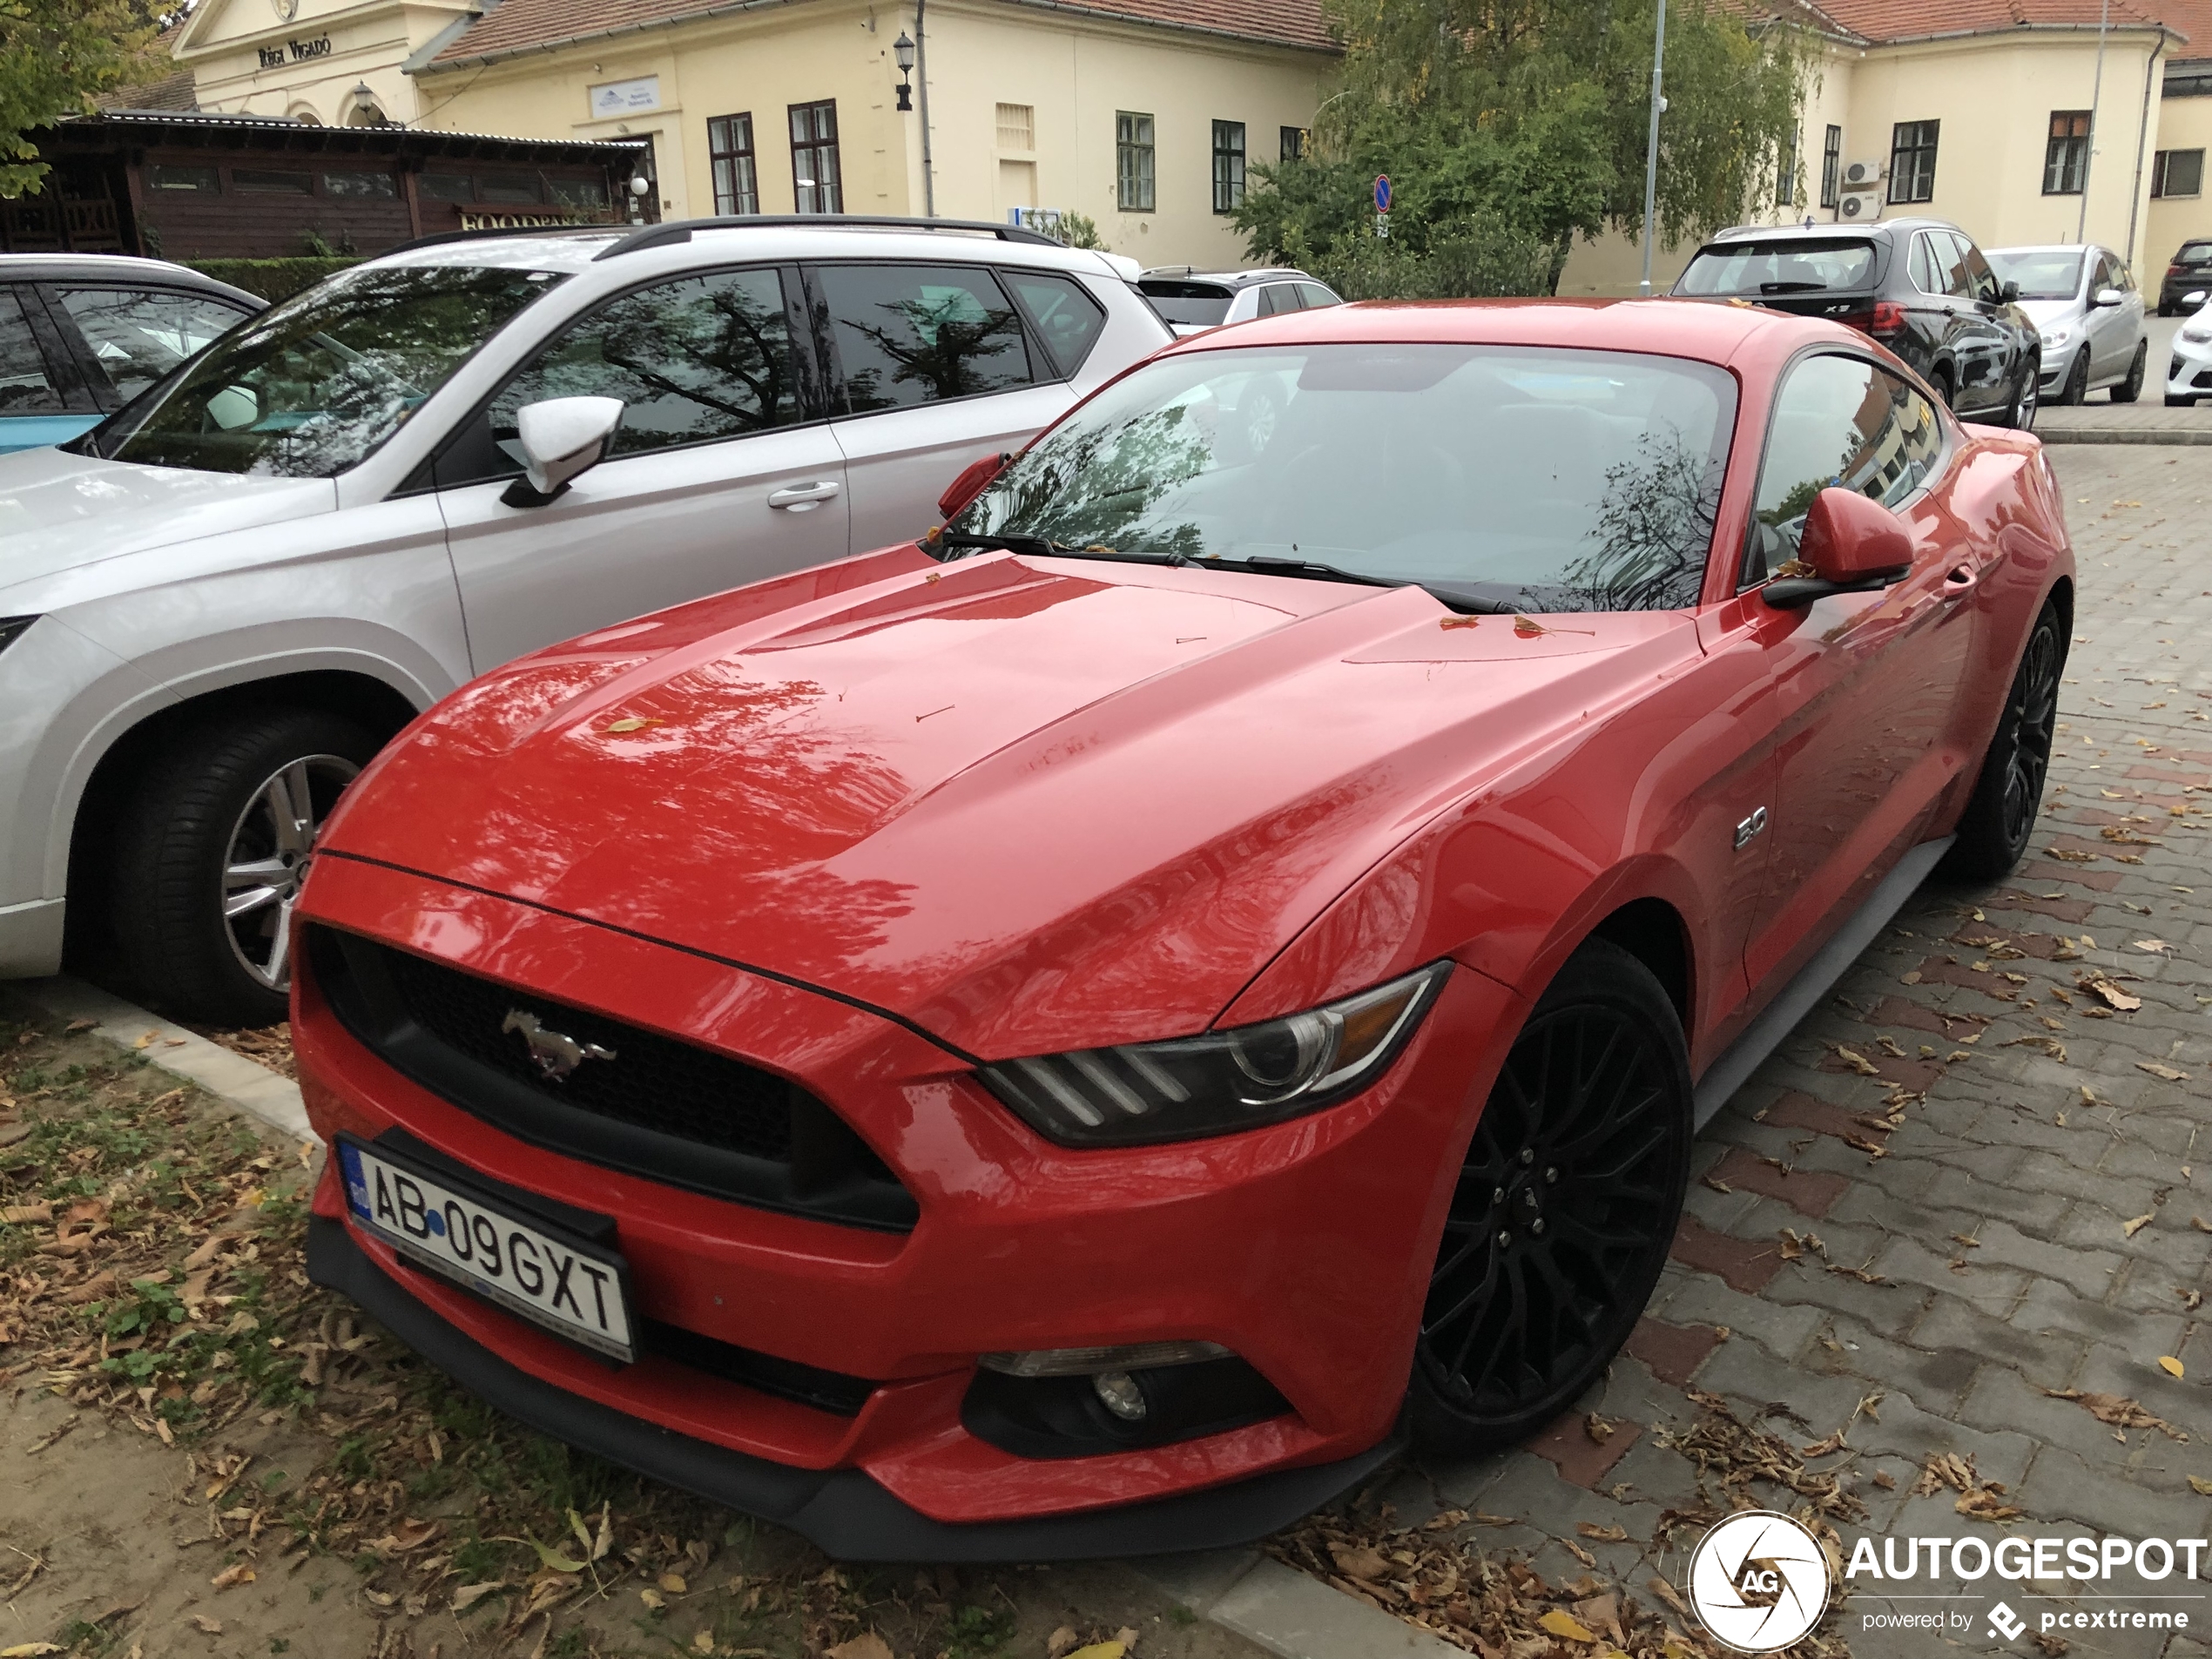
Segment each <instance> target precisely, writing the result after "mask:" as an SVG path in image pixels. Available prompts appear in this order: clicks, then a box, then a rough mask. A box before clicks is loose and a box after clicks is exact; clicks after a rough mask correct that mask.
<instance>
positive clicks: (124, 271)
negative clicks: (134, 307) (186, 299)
mask: <svg viewBox="0 0 2212 1659" xmlns="http://www.w3.org/2000/svg"><path fill="white" fill-rule="evenodd" d="M0 277H5V278H8V279H10V280H14V281H17V282H61V281H66V280H69V279H70V278H71V277H76V278H79V279H81V280H88V281H94V282H132V281H138V282H158V283H164V284H176V285H179V286H182V287H194V288H220V289H222V290H224V291H225V292H226V293H237V292H239V290H237V289H235V288H233V287H231V286H230V285H229V284H228V283H226V282H219V281H217V280H215V279H214V278H213V277H211V276H206V275H203V274H201V273H199V272H198V271H195V270H193V269H192V267H191V266H185V265H175V264H172V263H171V262H170V261H169V260H146V259H140V258H139V257H138V255H137V254H135V253H0Z"/></svg>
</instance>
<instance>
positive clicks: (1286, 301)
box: [1259, 282, 1305, 317]
mask: <svg viewBox="0 0 2212 1659" xmlns="http://www.w3.org/2000/svg"><path fill="white" fill-rule="evenodd" d="M1303 310H1305V300H1302V299H1300V298H1299V297H1298V284H1297V283H1295V282H1271V283H1269V284H1268V285H1267V286H1266V287H1264V288H1262V289H1261V290H1260V291H1259V314H1260V315H1261V316H1263V317H1274V316H1279V315H1281V314H1283V313H1284V312H1285V311H1303Z"/></svg>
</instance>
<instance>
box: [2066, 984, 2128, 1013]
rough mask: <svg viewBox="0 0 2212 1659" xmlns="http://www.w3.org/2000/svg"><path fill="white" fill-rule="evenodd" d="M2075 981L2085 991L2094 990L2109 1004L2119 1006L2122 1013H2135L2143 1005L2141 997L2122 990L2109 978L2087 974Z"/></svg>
mask: <svg viewBox="0 0 2212 1659" xmlns="http://www.w3.org/2000/svg"><path fill="white" fill-rule="evenodd" d="M2074 983H2075V984H2076V985H2079V986H2080V988H2082V989H2083V990H2085V991H2093V992H2094V993H2095V994H2096V995H2099V996H2101V997H2102V998H2104V1000H2105V1001H2106V1003H2107V1005H2108V1006H2110V1007H2112V1008H2118V1009H2119V1010H2120V1011H2121V1013H2122V1014H2133V1013H2134V1011H2135V1010H2136V1009H2137V1008H2141V1007H2142V1005H2143V999H2142V998H2141V997H2140V996H2137V995H2134V994H2133V993H2132V992H2128V991H2123V990H2121V988H2119V987H2118V986H2117V985H2114V983H2113V982H2112V981H2110V980H2108V979H2097V978H2093V977H2088V976H2086V975H2085V976H2084V977H2083V978H2080V979H2078V980H2076V981H2074Z"/></svg>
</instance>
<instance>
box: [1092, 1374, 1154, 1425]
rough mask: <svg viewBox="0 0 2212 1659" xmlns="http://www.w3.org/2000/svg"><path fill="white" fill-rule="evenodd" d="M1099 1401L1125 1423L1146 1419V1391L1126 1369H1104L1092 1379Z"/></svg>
mask: <svg viewBox="0 0 2212 1659" xmlns="http://www.w3.org/2000/svg"><path fill="white" fill-rule="evenodd" d="M1090 1389H1091V1392H1092V1393H1095V1394H1096V1395H1097V1396H1098V1399H1099V1403H1100V1404H1101V1405H1103V1406H1105V1407H1106V1409H1107V1410H1108V1411H1109V1412H1111V1413H1114V1415H1115V1416H1116V1417H1118V1418H1120V1419H1121V1420H1122V1421H1123V1422H1124V1423H1141V1422H1143V1420H1144V1391H1143V1389H1141V1388H1139V1387H1138V1386H1136V1378H1134V1377H1132V1376H1130V1374H1129V1372H1126V1371H1102V1372H1099V1373H1098V1374H1097V1375H1096V1377H1093V1378H1092V1379H1090Z"/></svg>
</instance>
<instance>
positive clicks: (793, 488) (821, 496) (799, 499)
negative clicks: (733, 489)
mask: <svg viewBox="0 0 2212 1659" xmlns="http://www.w3.org/2000/svg"><path fill="white" fill-rule="evenodd" d="M843 488H844V486H843V485H841V484H838V483H833V482H820V483H813V484H792V485H789V486H787V487H786V488H785V489H779V490H775V491H772V492H771V494H770V495H769V496H768V505H769V506H771V507H776V508H781V509H784V510H786V511H788V512H795V513H803V512H806V511H808V510H809V509H813V508H816V507H819V506H820V505H821V504H822V503H823V502H826V501H828V500H831V499H832V498H833V497H834V496H836V494H837V492H838V491H839V490H840V489H843Z"/></svg>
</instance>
